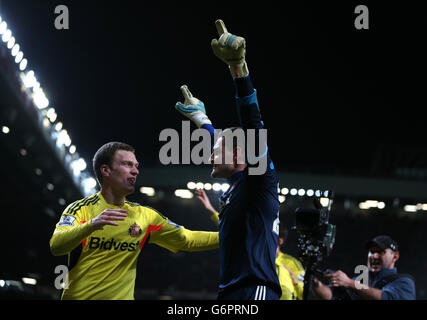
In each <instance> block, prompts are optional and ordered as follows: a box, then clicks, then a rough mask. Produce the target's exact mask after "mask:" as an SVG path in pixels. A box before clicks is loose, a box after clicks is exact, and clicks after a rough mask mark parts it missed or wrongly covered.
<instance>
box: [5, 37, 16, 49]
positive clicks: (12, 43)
mask: <svg viewBox="0 0 427 320" xmlns="http://www.w3.org/2000/svg"><path fill="white" fill-rule="evenodd" d="M14 45H15V37H12V38H10V39H9V41H8V42H7V48H8V49H12V48H13V46H14Z"/></svg>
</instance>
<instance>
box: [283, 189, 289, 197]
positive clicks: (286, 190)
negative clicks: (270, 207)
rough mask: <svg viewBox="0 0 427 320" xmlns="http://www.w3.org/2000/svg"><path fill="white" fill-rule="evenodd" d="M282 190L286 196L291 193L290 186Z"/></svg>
mask: <svg viewBox="0 0 427 320" xmlns="http://www.w3.org/2000/svg"><path fill="white" fill-rule="evenodd" d="M281 192H282V194H283V195H285V196H286V195H287V194H288V193H289V189H288V188H282V190H281Z"/></svg>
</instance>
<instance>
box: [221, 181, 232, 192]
mask: <svg viewBox="0 0 427 320" xmlns="http://www.w3.org/2000/svg"><path fill="white" fill-rule="evenodd" d="M228 188H230V185H229V184H228V183H223V184H222V185H221V190H222V191H224V192H226V191H227V190H228Z"/></svg>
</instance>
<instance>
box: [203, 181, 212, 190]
mask: <svg viewBox="0 0 427 320" xmlns="http://www.w3.org/2000/svg"><path fill="white" fill-rule="evenodd" d="M203 188H204V189H205V190H212V184H211V183H209V182H208V183H205V184H204V185H203Z"/></svg>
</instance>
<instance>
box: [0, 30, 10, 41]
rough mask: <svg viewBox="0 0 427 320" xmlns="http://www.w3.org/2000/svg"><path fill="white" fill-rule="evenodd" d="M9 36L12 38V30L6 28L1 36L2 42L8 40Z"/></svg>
mask: <svg viewBox="0 0 427 320" xmlns="http://www.w3.org/2000/svg"><path fill="white" fill-rule="evenodd" d="M10 38H12V31H10V29H7V30H6V31H5V32H4V33H3V36H2V38H1V39H2V40H3V42H8V41H9V40H10Z"/></svg>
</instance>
